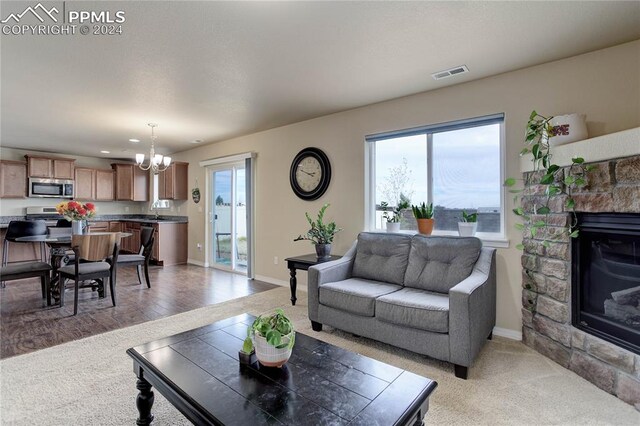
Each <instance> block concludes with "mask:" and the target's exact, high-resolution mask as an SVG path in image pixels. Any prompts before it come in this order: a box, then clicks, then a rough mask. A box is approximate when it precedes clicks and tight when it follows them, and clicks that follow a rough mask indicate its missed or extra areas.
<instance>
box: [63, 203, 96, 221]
mask: <svg viewBox="0 0 640 426" xmlns="http://www.w3.org/2000/svg"><path fill="white" fill-rule="evenodd" d="M56 211H57V212H58V214H61V215H63V216H64V218H65V219H67V220H68V221H72V220H86V219H90V218H92V217H93V216H95V214H96V206H95V205H94V204H93V203H86V204H82V203H79V202H77V201H69V202H62V203H60V204H58V205H57V206H56Z"/></svg>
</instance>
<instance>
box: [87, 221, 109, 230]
mask: <svg viewBox="0 0 640 426" xmlns="http://www.w3.org/2000/svg"><path fill="white" fill-rule="evenodd" d="M89 232H109V222H103V221H100V222H89Z"/></svg>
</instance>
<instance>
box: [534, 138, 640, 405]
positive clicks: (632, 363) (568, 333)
mask: <svg viewBox="0 0 640 426" xmlns="http://www.w3.org/2000/svg"><path fill="white" fill-rule="evenodd" d="M634 134H637V132H636V133H634ZM631 145H632V147H633V151H632V154H627V156H626V157H621V158H614V159H608V160H605V161H599V162H596V163H591V164H592V165H593V166H594V169H593V171H591V172H590V173H589V175H588V177H587V186H586V187H584V188H582V189H581V192H580V193H576V194H573V198H574V199H575V201H576V211H577V212H579V214H580V217H579V219H580V220H581V221H582V226H583V228H584V229H583V231H586V232H585V233H584V240H583V239H582V237H581V238H580V239H579V240H578V241H572V240H573V239H571V238H569V237H568V236H566V235H565V234H562V233H561V232H559V231H560V229H561V228H562V227H564V226H567V225H568V224H569V223H571V222H570V221H571V220H572V219H573V218H572V215H571V213H569V212H567V211H565V209H564V204H565V199H564V198H562V197H552V199H551V200H550V207H551V210H552V212H551V214H549V215H548V216H547V217H545V218H544V219H545V220H547V222H548V223H549V225H550V228H549V231H550V233H551V235H550V237H549V240H550V244H549V245H548V246H546V247H545V246H543V245H542V237H540V239H525V240H524V241H523V245H524V247H525V249H524V253H523V255H522V270H523V273H522V287H523V289H522V326H523V327H522V336H523V341H524V343H525V344H526V345H528V346H530V347H532V348H533V349H535V350H536V351H538V352H540V353H541V354H543V355H545V356H546V357H548V358H550V359H552V360H553V361H555V362H557V363H558V364H560V365H562V366H563V367H566V368H568V369H570V370H572V371H574V372H575V373H576V374H578V375H579V376H581V377H583V378H585V379H587V380H588V381H590V382H592V383H593V384H595V385H596V386H598V387H600V388H601V389H603V390H605V391H606V392H608V393H610V394H612V395H615V396H617V397H618V398H620V399H621V400H623V401H625V402H627V403H629V404H632V405H635V406H636V408H638V409H640V355H639V354H638V352H637V351H636V350H635V348H634V347H633V345H629V344H628V342H627V343H624V342H623V340H624V339H620V337H619V336H615V334H614V335H613V337H612V336H611V333H604V332H603V331H602V330H601V331H596V332H594V330H593V328H594V327H591V326H593V325H594V321H593V318H594V316H595V317H598V316H600V319H602V317H603V316H604V303H605V302H606V300H613V301H614V302H615V298H614V297H613V296H612V295H611V293H612V292H618V291H622V290H623V289H620V290H618V289H617V288H616V289H611V290H612V291H608V292H607V293H606V294H605V295H604V296H603V295H602V294H600V293H598V289H596V288H595V287H591V288H589V289H588V290H589V291H590V292H592V293H593V294H590V296H594V300H593V301H591V302H590V303H591V304H589V303H587V304H586V305H585V304H584V303H583V305H582V306H581V307H580V308H578V309H580V310H582V311H583V312H582V313H581V312H580V310H578V311H576V307H575V306H574V304H573V302H574V301H575V300H576V298H579V297H584V296H585V293H588V292H589V291H588V292H585V291H582V292H581V291H580V290H578V289H577V288H575V287H574V285H575V282H574V280H575V279H576V278H577V277H576V274H579V273H580V272H581V271H582V272H584V270H583V269H584V265H580V266H579V268H580V269H579V270H577V269H576V268H577V266H574V265H573V262H572V259H573V258H574V257H575V256H582V255H586V254H588V255H589V256H591V258H588V259H587V262H589V263H588V265H589V266H593V263H594V261H595V260H597V258H596V257H594V256H601V257H602V253H604V257H605V258H606V260H607V262H608V263H607V264H606V265H607V266H612V265H613V266H616V267H620V265H619V264H620V263H623V264H627V267H629V264H630V263H631V264H632V263H633V262H634V261H632V260H629V257H625V256H623V257H622V259H621V258H620V257H619V255H615V250H613V251H612V250H611V249H610V248H611V247H604V250H603V247H602V241H601V242H600V243H599V244H600V246H601V247H600V250H599V251H597V250H595V249H594V247H593V244H594V239H593V238H592V237H593V236H594V235H595V234H594V233H591V234H590V229H589V228H592V229H591V230H593V228H596V229H597V228H598V226H600V227H601V229H600V231H602V226H604V225H603V224H602V223H600V224H598V223H597V221H602V220H604V219H607V220H610V219H611V220H613V221H618V222H620V221H621V220H622V219H623V218H630V217H635V218H637V217H638V216H640V137H639V138H637V139H636V143H635V144H631ZM565 146H568V145H565ZM565 146H563V147H559V148H564V147H565ZM613 151H615V150H613ZM584 156H585V157H586V159H587V161H589V158H588V157H589V156H588V155H587V154H585V155H584ZM567 157H569V155H567ZM569 158H570V157H569ZM524 170H526V169H524ZM525 173H532V172H525ZM560 180H562V179H560ZM543 193H544V189H543V188H533V190H532V191H531V192H530V194H529V195H528V196H527V197H525V199H523V205H529V206H532V205H534V204H537V205H541V203H543V202H544V200H543V197H544V195H542V194H543ZM612 218H613V219H612ZM540 219H543V218H542V217H541V218H540ZM594 222H596V223H594ZM617 225H620V224H619V223H618V224H617ZM625 226H626V225H625ZM627 231H629V230H627ZM616 232H618V233H619V232H621V230H620V229H618V230H617V231H616ZM596 234H597V232H596ZM609 238H614V239H615V238H617V237H615V236H614V237H611V236H610V237H609ZM616 241H617V240H616ZM604 242H605V243H608V244H609V245H611V244H612V242H611V241H604ZM577 244H584V245H585V247H580V246H576V245H577ZM621 244H622V245H624V244H626V245H627V247H629V244H630V243H629V241H626V243H625V242H621ZM621 244H616V247H617V248H620V246H621ZM587 248H588V249H587ZM623 250H628V249H623ZM594 251H595V252H594ZM616 256H618V257H616ZM632 258H633V257H632ZM635 259H636V260H637V258H635ZM620 260H623V262H620ZM600 263H601V265H600V266H602V264H604V261H601V262H600ZM632 268H633V266H632ZM603 270H604V271H606V269H603V268H600V270H598V271H596V273H599V274H601V275H602V274H603V273H604V272H603ZM624 270H625V271H626V269H624ZM633 271H635V269H633ZM610 272H611V271H610V270H609V277H610V276H611V273H610ZM618 272H620V271H618ZM590 273H593V271H591V272H590ZM613 275H614V276H615V274H613ZM627 275H633V272H632V273H631V274H626V275H625V274H623V276H626V277H627V278H629V277H628V276H627ZM596 278H597V277H596ZM618 278H619V277H618ZM631 279H633V277H631ZM617 285H618V286H619V285H620V283H617ZM636 285H640V284H635V285H633V286H629V287H631V288H633V287H635V286H636ZM591 290H593V291H591ZM631 293H633V291H632V292H631ZM615 296H616V297H617V298H618V301H620V300H623V301H624V297H626V296H627V295H626V294H625V293H623V294H616V295H615ZM616 303H617V302H616ZM625 303H627V302H625ZM625 303H621V306H622V307H620V306H612V302H607V304H608V307H609V313H610V314H611V312H612V311H611V309H612V308H614V310H615V308H618V310H623V311H624V310H628V308H627V306H631V307H633V306H632V305H626V304H625ZM600 304H602V307H600V306H599V305H600ZM636 306H637V305H636ZM583 308H586V309H583ZM590 309H591V311H592V312H589V310H590ZM589 314H590V315H591V317H589ZM611 315H613V314H611ZM587 317H588V318H587ZM585 318H587V319H586V320H585ZM604 319H607V318H606V317H605V318H604ZM583 322H585V323H586V325H585V324H583ZM614 322H615V321H614ZM618 322H619V321H618ZM626 325H627V328H629V324H626ZM631 328H632V329H633V327H631ZM605 331H606V330H605ZM627 340H631V343H633V339H627ZM625 345H626V346H625Z"/></svg>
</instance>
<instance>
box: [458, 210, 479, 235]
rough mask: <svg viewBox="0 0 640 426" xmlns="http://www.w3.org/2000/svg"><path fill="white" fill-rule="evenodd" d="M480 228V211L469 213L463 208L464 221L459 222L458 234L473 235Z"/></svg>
mask: <svg viewBox="0 0 640 426" xmlns="http://www.w3.org/2000/svg"><path fill="white" fill-rule="evenodd" d="M477 229H478V213H467V212H466V211H464V210H462V222H458V235H460V236H461V237H473V236H474V235H475V234H476V230H477Z"/></svg>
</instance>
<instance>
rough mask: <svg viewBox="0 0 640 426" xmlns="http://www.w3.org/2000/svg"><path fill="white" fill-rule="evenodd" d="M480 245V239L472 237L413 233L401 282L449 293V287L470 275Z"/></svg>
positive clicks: (480, 247) (478, 254)
mask: <svg viewBox="0 0 640 426" xmlns="http://www.w3.org/2000/svg"><path fill="white" fill-rule="evenodd" d="M481 249H482V242H481V241H480V240H479V239H478V238H476V237H436V236H424V235H415V236H414V237H413V239H412V240H411V253H410V254H409V265H408V266H407V272H406V274H405V276H404V285H405V286H406V287H414V288H419V289H422V290H428V291H435V292H438V293H449V290H450V289H451V287H453V286H455V285H456V284H458V283H459V282H460V281H462V280H464V279H465V278H467V277H468V276H469V275H471V271H472V270H473V266H474V265H475V263H476V261H477V260H478V256H480V250H481Z"/></svg>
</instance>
